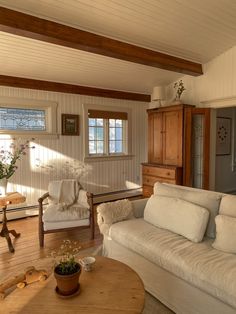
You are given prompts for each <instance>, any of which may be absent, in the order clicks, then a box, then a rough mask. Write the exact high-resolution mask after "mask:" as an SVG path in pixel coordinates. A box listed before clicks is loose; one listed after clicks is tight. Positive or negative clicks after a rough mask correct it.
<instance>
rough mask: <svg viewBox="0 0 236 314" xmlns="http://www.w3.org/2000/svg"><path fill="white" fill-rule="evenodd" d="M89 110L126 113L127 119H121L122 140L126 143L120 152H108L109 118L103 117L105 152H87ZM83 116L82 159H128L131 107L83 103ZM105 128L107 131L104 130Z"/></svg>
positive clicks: (130, 155) (129, 152) (130, 150)
mask: <svg viewBox="0 0 236 314" xmlns="http://www.w3.org/2000/svg"><path fill="white" fill-rule="evenodd" d="M89 110H101V111H114V112H125V113H127V120H123V121H124V122H125V123H126V126H125V128H122V129H123V142H124V143H126V145H125V150H124V152H122V153H109V147H108V145H109V125H108V123H109V119H104V125H105V124H106V126H105V127H104V146H105V151H106V153H105V154H89V123H88V119H89V116H88V111H89ZM83 116H84V119H83V121H84V161H96V160H97V161H98V160H101V159H102V160H112V159H127V158H128V159H130V158H131V157H133V155H132V141H131V130H132V125H131V119H132V109H131V108H127V107H117V106H99V105H89V104H84V105H83ZM106 129H107V132H106Z"/></svg>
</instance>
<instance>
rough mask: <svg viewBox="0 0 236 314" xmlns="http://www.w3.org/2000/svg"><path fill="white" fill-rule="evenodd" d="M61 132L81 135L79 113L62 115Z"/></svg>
mask: <svg viewBox="0 0 236 314" xmlns="http://www.w3.org/2000/svg"><path fill="white" fill-rule="evenodd" d="M61 134H62V135H79V115H77V114H65V113H63V114H62V115H61Z"/></svg>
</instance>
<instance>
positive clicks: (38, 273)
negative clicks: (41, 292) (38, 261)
mask: <svg viewBox="0 0 236 314" xmlns="http://www.w3.org/2000/svg"><path fill="white" fill-rule="evenodd" d="M48 276H49V274H48V272H47V271H46V270H44V269H39V270H37V269H36V268H35V267H34V266H30V267H28V268H27V269H26V270H25V273H22V274H19V275H17V276H15V277H13V278H10V279H8V280H6V281H4V282H3V283H1V284H0V298H1V299H4V298H5V297H6V296H7V295H8V294H9V293H10V291H11V290H12V288H13V287H14V286H15V285H17V287H18V288H24V287H25V286H26V285H29V284H31V283H33V282H36V281H45V280H46V279H47V278H48Z"/></svg>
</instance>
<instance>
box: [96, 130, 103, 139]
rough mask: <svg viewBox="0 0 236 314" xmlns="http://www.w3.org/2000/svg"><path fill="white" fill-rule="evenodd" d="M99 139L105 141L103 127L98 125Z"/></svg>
mask: <svg viewBox="0 0 236 314" xmlns="http://www.w3.org/2000/svg"><path fill="white" fill-rule="evenodd" d="M97 140H100V141H103V128H100V127H97Z"/></svg>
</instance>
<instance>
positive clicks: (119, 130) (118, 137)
mask: <svg viewBox="0 0 236 314" xmlns="http://www.w3.org/2000/svg"><path fill="white" fill-rule="evenodd" d="M116 140H120V141H121V140H122V128H116Z"/></svg>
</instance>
